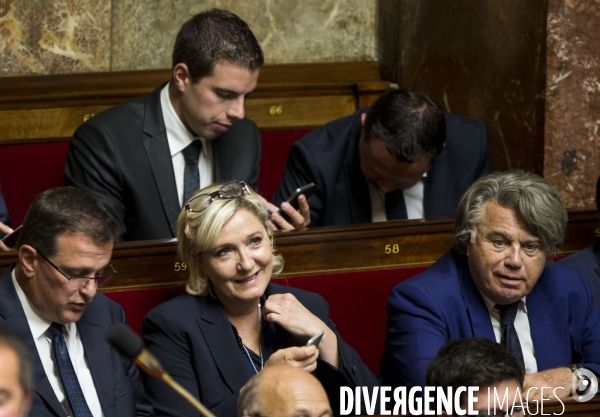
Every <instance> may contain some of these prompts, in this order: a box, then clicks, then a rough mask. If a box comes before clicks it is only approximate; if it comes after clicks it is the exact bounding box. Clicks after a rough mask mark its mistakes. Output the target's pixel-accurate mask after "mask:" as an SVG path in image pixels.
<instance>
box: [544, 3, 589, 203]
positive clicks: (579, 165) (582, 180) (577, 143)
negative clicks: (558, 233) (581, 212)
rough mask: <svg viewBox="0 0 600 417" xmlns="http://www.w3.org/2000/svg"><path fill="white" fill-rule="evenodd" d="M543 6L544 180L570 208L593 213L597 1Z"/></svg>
mask: <svg viewBox="0 0 600 417" xmlns="http://www.w3.org/2000/svg"><path fill="white" fill-rule="evenodd" d="M548 3H549V4H548V52H547V93H546V135H545V142H546V149H545V163H544V177H545V178H546V179H548V180H549V181H550V182H552V184H554V186H556V187H557V189H558V190H559V192H560V194H561V197H562V198H563V200H564V202H565V205H566V206H567V207H568V208H569V209H592V208H595V194H596V187H595V185H596V181H597V179H598V174H599V173H600V152H599V150H600V129H599V128H600V57H599V55H598V51H600V37H599V36H598V22H599V21H600V2H598V1H589V0H550V1H549V2H548Z"/></svg>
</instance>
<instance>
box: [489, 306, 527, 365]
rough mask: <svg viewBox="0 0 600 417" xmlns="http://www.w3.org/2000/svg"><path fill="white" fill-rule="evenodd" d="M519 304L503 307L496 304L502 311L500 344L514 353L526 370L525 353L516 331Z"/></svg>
mask: <svg viewBox="0 0 600 417" xmlns="http://www.w3.org/2000/svg"><path fill="white" fill-rule="evenodd" d="M519 302H520V301H517V302H516V303H512V304H507V305H504V306H501V305H499V304H496V308H497V309H498V310H500V325H501V326H502V339H501V340H500V343H501V344H502V346H504V347H505V348H506V349H508V350H509V351H510V353H512V354H513V355H514V356H515V358H516V359H517V361H519V363H520V364H521V366H522V367H523V370H525V361H524V360H523V351H522V350H521V342H519V336H518V335H517V330H516V329H515V317H517V310H518V309H519Z"/></svg>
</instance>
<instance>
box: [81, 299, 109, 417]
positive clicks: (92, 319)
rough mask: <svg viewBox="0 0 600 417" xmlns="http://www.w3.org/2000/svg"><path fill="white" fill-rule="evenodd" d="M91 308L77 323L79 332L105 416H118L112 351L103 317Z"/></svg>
mask: <svg viewBox="0 0 600 417" xmlns="http://www.w3.org/2000/svg"><path fill="white" fill-rule="evenodd" d="M92 303H93V301H92ZM90 307H92V305H90V306H88V308H87V309H86V311H85V312H84V314H83V316H81V319H79V321H78V322H77V331H78V332H79V335H80V337H81V343H82V344H83V351H84V352H85V358H86V360H87V364H88V366H89V367H90V373H91V374H92V379H93V381H94V386H95V388H96V393H97V394H98V399H99V400H100V405H101V406H102V410H103V411H104V415H106V416H112V415H116V414H117V412H116V410H115V404H114V399H115V396H114V395H113V392H112V390H113V389H114V381H113V378H111V375H112V372H111V364H112V361H111V351H110V348H109V346H107V343H106V340H105V339H104V336H105V334H106V332H105V331H103V329H102V328H101V326H100V321H99V320H100V318H101V316H100V315H97V314H92V313H93V311H90Z"/></svg>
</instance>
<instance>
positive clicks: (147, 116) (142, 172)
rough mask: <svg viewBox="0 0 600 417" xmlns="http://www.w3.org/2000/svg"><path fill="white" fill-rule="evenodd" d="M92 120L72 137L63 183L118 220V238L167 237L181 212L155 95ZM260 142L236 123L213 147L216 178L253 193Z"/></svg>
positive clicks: (250, 126) (246, 123) (248, 126)
mask: <svg viewBox="0 0 600 417" xmlns="http://www.w3.org/2000/svg"><path fill="white" fill-rule="evenodd" d="M162 88H163V86H161V87H159V88H157V89H156V90H154V91H153V92H152V93H150V94H148V95H145V96H142V97H138V98H136V99H133V100H130V101H127V102H125V103H122V104H120V105H118V106H115V107H112V108H110V109H108V110H106V111H104V112H102V113H99V114H97V115H95V116H94V117H92V118H90V119H89V120H88V121H86V122H85V123H83V124H82V125H81V126H79V128H77V130H76V131H75V134H74V136H73V140H72V141H71V145H70V146H69V152H68V154H67V160H66V162H65V183H66V184H67V185H74V186H76V187H78V188H82V189H84V190H86V191H89V192H90V193H92V194H93V195H94V196H95V197H96V198H97V199H98V200H99V201H100V202H101V203H102V204H103V205H104V206H105V207H106V208H107V209H108V210H109V211H110V212H111V213H112V214H113V215H114V216H115V218H116V219H117V221H118V223H119V230H120V233H121V235H122V236H123V239H124V240H147V239H170V238H173V237H175V235H176V230H175V229H176V223H177V217H178V215H179V212H180V211H181V207H180V205H179V199H178V197H177V187H176V185H175V174H174V173H173V164H172V162H171V153H170V150H169V143H168V141H167V133H166V130H165V124H164V120H163V115H162V109H161V105H160V91H161V89H162ZM260 155H261V137H260V132H259V131H258V128H257V127H256V124H255V123H254V122H252V121H250V120H248V119H242V120H239V121H237V122H235V123H234V124H233V126H232V127H231V128H230V129H229V131H227V132H226V133H223V134H222V135H221V136H220V137H219V138H217V139H215V140H214V142H213V157H214V168H215V178H216V180H217V181H226V180H244V181H246V183H247V184H248V185H250V186H252V187H254V188H255V189H256V187H257V184H258V171H259V164H260Z"/></svg>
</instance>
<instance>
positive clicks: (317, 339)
mask: <svg viewBox="0 0 600 417" xmlns="http://www.w3.org/2000/svg"><path fill="white" fill-rule="evenodd" d="M324 334H325V332H324V331H323V330H321V331H320V332H319V333H317V334H316V335H314V336H313V337H311V338H310V339H308V342H306V346H311V345H315V347H319V343H321V339H322V338H323V335H324Z"/></svg>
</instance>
